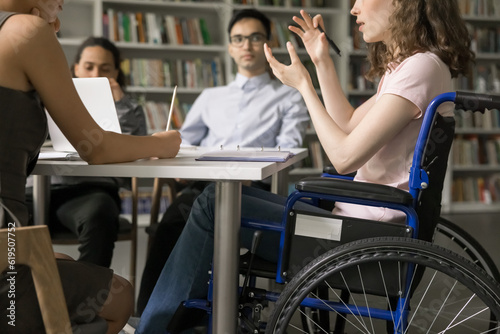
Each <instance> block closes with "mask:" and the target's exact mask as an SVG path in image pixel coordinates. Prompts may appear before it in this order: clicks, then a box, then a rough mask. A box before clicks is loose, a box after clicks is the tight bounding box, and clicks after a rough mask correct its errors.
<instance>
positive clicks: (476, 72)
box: [456, 63, 500, 94]
mask: <svg viewBox="0 0 500 334" xmlns="http://www.w3.org/2000/svg"><path fill="white" fill-rule="evenodd" d="M456 89H457V90H472V91H475V92H477V93H494V94H499V93H500V64H499V63H490V64H484V63H479V64H477V65H476V66H474V68H473V69H472V70H471V71H470V73H469V74H468V75H466V76H459V78H458V79H457V80H456Z"/></svg>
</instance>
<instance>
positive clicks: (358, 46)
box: [60, 0, 500, 212]
mask: <svg viewBox="0 0 500 334" xmlns="http://www.w3.org/2000/svg"><path fill="white" fill-rule="evenodd" d="M459 3H460V5H461V10H462V13H463V16H464V18H465V19H466V21H467V23H468V26H469V29H470V33H471V36H473V50H474V51H475V52H476V55H477V61H476V64H475V66H474V69H473V71H472V73H471V74H470V75H468V76H467V77H466V78H459V79H458V80H457V81H456V89H457V90H468V91H477V92H489V93H499V94H500V75H499V70H500V8H499V7H500V4H499V1H497V0H459ZM351 6H352V0H351V1H340V0H211V1H202V0H198V1H174V0H171V1H161V0H70V1H67V2H66V5H65V6H64V11H63V12H62V15H61V22H62V29H61V32H60V42H61V44H62V46H63V49H64V51H65V53H66V55H67V57H68V61H70V62H71V61H72V60H73V57H74V54H75V52H76V47H77V46H78V45H79V44H80V43H81V42H82V41H83V39H84V38H86V37H87V36H91V35H93V36H103V35H104V36H107V37H111V39H112V40H115V43H116V44H117V46H118V47H119V48H120V49H121V51H122V55H123V57H124V58H126V59H128V60H129V61H130V64H131V65H133V64H134V63H133V62H134V61H135V62H137V61H138V60H140V61H139V64H141V66H142V67H145V68H146V77H148V76H151V73H153V74H154V73H156V72H159V71H158V70H155V67H154V66H158V67H156V69H159V68H160V67H162V66H163V67H164V68H165V67H167V68H168V67H169V66H170V74H169V75H170V77H169V78H170V80H165V77H168V75H164V77H162V80H161V81H162V82H160V83H158V84H155V85H150V84H148V81H147V80H146V79H147V78H146V79H144V78H143V79H141V80H134V82H133V83H131V85H129V86H128V87H127V90H128V92H129V93H131V94H133V95H135V97H137V98H139V99H140V100H142V101H144V103H146V101H147V103H150V102H154V103H160V102H163V104H164V105H166V104H168V103H169V102H170V99H171V95H172V92H173V84H179V87H178V100H179V101H180V102H181V104H182V105H184V106H185V109H188V108H189V105H190V103H192V102H193V101H194V100H195V99H196V97H197V96H198V95H199V94H200V93H201V91H202V90H203V88H204V87H205V86H207V85H213V84H214V83H209V84H207V83H206V82H202V83H201V84H200V83H194V84H193V81H192V79H190V80H191V81H189V80H188V79H187V78H186V77H184V78H183V79H184V80H179V78H177V77H176V75H178V74H179V73H178V72H176V71H177V69H176V70H174V69H173V68H176V66H179V65H178V64H184V65H183V71H186V70H185V68H187V65H185V64H186V63H189V64H191V63H190V61H191V62H195V63H196V62H198V63H199V62H200V61H202V62H203V61H207V62H212V61H214V60H217V62H218V66H219V67H218V70H217V75H218V77H217V80H216V81H217V83H215V84H225V83H227V82H230V81H231V80H232V79H233V76H234V72H235V69H234V66H233V62H232V59H231V58H230V56H229V55H228V53H227V46H228V38H227V31H226V28H227V24H228V22H229V19H230V17H231V14H232V11H233V10H235V9H243V8H251V7H255V8H257V9H259V10H260V11H262V12H264V13H265V14H266V15H268V16H269V17H270V18H271V19H272V21H273V26H274V30H273V32H274V36H275V40H274V41H273V44H272V45H273V52H274V54H275V56H276V57H277V58H278V59H280V60H281V61H284V62H285V63H286V62H288V61H289V59H288V54H287V51H286V49H285V47H284V41H285V40H291V41H292V42H293V43H297V41H296V40H295V38H294V37H293V35H287V33H288V32H287V29H286V26H287V25H288V24H291V23H292V19H291V18H292V16H293V15H299V10H300V9H301V8H304V9H306V11H308V13H310V14H311V15H315V14H322V16H323V18H324V20H325V27H326V30H327V31H326V32H327V34H328V35H329V36H330V37H331V38H332V39H333V40H334V41H335V42H336V44H337V45H338V46H339V48H340V49H341V52H342V57H338V56H336V55H335V54H334V53H333V52H332V58H333V59H334V61H335V63H336V68H337V72H338V75H339V79H340V82H341V85H342V87H344V91H345V92H346V95H347V96H348V98H349V99H350V101H351V102H352V103H353V105H359V104H360V103H362V102H363V101H364V100H366V99H368V98H369V97H370V96H372V95H373V94H375V87H376V84H375V85H374V84H372V83H369V82H367V81H366V80H364V78H363V75H364V73H365V70H366V65H365V62H366V54H367V52H366V45H365V44H364V42H363V39H362V36H361V35H360V34H359V32H358V31H357V29H356V25H355V18H353V17H352V16H351V15H350V14H349V11H350V8H351ZM118 13H120V15H122V17H121V19H120V18H118V19H116V21H115V22H113V23H111V21H113V20H111V19H110V17H112V16H110V15H114V14H118ZM137 13H142V14H143V15H144V16H147V14H148V13H153V17H156V24H157V25H160V26H161V22H162V18H163V19H165V21H166V17H167V16H171V17H173V18H174V19H177V20H180V21H183V20H184V21H187V22H188V23H184V25H185V28H186V26H188V27H189V26H190V24H192V23H189V22H191V21H193V19H195V20H196V21H198V23H195V24H194V26H195V28H196V26H197V25H200V26H201V24H200V19H203V21H204V27H205V30H206V33H208V35H209V41H206V40H203V36H201V37H200V36H199V35H200V33H199V32H198V36H199V37H198V42H191V41H187V42H186V41H183V43H178V42H177V43H175V42H172V41H171V39H172V38H173V36H170V37H169V36H168V35H166V36H164V37H163V39H162V40H161V41H158V42H157V40H158V39H161V35H155V34H151V33H149V34H148V36H145V37H143V38H144V39H143V42H140V36H132V35H131V34H130V33H129V34H127V33H126V32H124V31H120V30H118V32H117V37H116V39H115V36H114V34H112V36H110V25H112V24H115V25H118V26H119V27H123V25H124V22H125V26H127V25H131V24H133V23H134V18H135V19H137V17H136V14H137ZM131 14H133V15H131ZM106 16H107V18H106ZM124 17H125V19H123V18H124ZM154 21H155V19H153V22H154ZM144 25H145V29H146V30H147V31H149V30H150V29H152V28H151V27H150V26H148V23H147V22H145V23H144ZM198 29H200V28H198ZM152 36H157V39H156V40H155V39H154V37H152ZM158 36H159V37H158ZM169 38H170V39H169ZM195 39H196V38H195V37H193V40H195ZM201 40H203V42H201ZM298 44H300V43H298ZM298 54H299V56H300V57H301V59H302V60H303V61H306V60H307V58H308V57H307V54H306V52H305V50H304V49H303V48H301V47H300V45H298ZM151 60H152V61H156V62H157V61H158V60H160V61H161V62H163V63H160V65H158V64H156V65H147V62H148V61H151ZM144 62H146V65H144V64H145V63H144ZM136 66H137V64H136ZM148 66H151V67H148ZM196 71H198V72H196ZM312 71H314V69H312ZM131 72H133V70H131ZM160 72H161V71H160ZM195 73H196V76H200V75H201V74H200V73H201V72H200V70H195ZM180 81H181V82H180ZM188 81H189V82H188ZM137 82H139V83H137ZM318 92H319V90H318ZM464 118H465V119H460V118H459V119H458V121H459V123H460V124H459V126H458V127H457V143H456V145H454V147H453V152H452V154H451V157H450V164H449V168H448V175H447V180H446V181H445V191H444V194H443V210H444V211H445V212H467V211H469V212H470V211H500V181H498V180H500V139H498V138H500V123H497V121H498V117H497V114H496V113H490V114H488V118H487V119H485V120H482V119H479V118H478V117H476V118H474V119H473V120H472V122H470V121H471V120H469V119H467V116H465V117H464ZM304 145H305V146H306V147H309V148H310V158H309V162H308V165H305V166H303V168H295V169H294V170H292V172H291V174H292V175H291V177H292V178H293V179H295V178H300V177H302V176H308V175H318V174H319V172H320V171H321V166H322V165H324V164H327V163H328V162H327V159H326V158H325V156H324V154H323V152H322V150H321V149H320V148H318V143H317V137H316V135H315V133H314V130H313V129H311V130H310V131H308V133H307V135H306V141H305V144H304ZM464 147H465V148H464ZM474 150H475V151H474ZM474 152H476V153H474ZM474 154H475V156H476V158H475V159H474V160H467V158H464V155H466V156H467V157H469V156H471V155H474ZM494 154H496V160H495V161H493V159H492V156H493V155H494ZM306 166H307V168H306ZM471 194H472V195H471Z"/></svg>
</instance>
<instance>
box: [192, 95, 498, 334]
mask: <svg viewBox="0 0 500 334" xmlns="http://www.w3.org/2000/svg"><path fill="white" fill-rule="evenodd" d="M445 102H454V103H455V104H456V105H457V106H460V107H461V108H463V109H465V110H471V111H479V112H484V110H485V109H492V108H498V106H499V105H500V97H499V96H491V95H484V94H474V93H465V92H450V93H444V94H441V95H438V96H437V97H436V98H434V99H433V100H432V102H431V103H430V104H429V106H428V107H427V110H426V112H425V114H424V118H423V121H422V126H421V129H420V132H419V136H418V139H417V143H416V146H415V150H414V155H413V160H412V167H411V170H410V178H409V192H406V191H403V190H400V189H395V188H392V187H388V186H385V185H371V186H374V188H373V189H375V190H376V193H375V194H371V193H370V194H367V193H366V192H365V190H363V189H361V188H362V187H363V186H366V183H364V182H354V181H350V180H351V179H352V177H343V176H340V179H339V176H336V177H334V178H333V179H332V181H333V183H329V185H328V186H329V187H330V186H332V185H333V187H334V188H333V190H332V189H331V188H330V189H329V191H328V193H327V194H325V193H319V192H314V191H305V190H301V189H299V187H298V186H297V190H295V191H294V192H293V193H292V194H291V195H289V196H288V198H287V201H286V205H285V207H284V209H283V214H282V220H281V222H279V223H278V222H269V221H264V220H255V219H252V220H249V219H245V218H242V221H241V223H242V226H244V227H248V228H253V229H257V230H263V231H275V232H280V234H281V237H280V248H279V250H280V256H279V260H278V263H277V271H276V277H275V280H276V282H277V283H285V281H286V279H287V277H286V276H285V275H286V274H285V273H284V271H285V270H286V268H284V263H283V258H284V255H283V254H284V252H285V242H286V238H287V235H286V233H287V228H286V227H287V220H288V215H289V213H290V212H291V211H292V209H293V207H294V205H295V203H296V202H297V201H299V200H300V201H305V202H308V203H313V202H314V201H317V200H319V199H325V200H328V201H335V202H345V203H353V204H359V205H367V206H375V207H385V208H389V209H394V210H399V211H402V212H404V214H405V215H406V217H407V224H406V226H408V227H409V228H411V229H412V237H413V238H417V235H418V228H419V222H418V216H417V212H416V209H415V208H416V207H417V205H418V201H419V197H420V194H421V191H422V190H424V189H426V188H427V187H428V185H429V176H428V174H427V172H426V170H425V169H424V168H423V167H422V165H423V158H424V153H425V152H424V151H425V148H426V146H427V144H428V140H429V135H430V132H431V130H432V126H433V122H434V121H435V116H436V111H437V108H438V107H439V106H440V105H441V104H442V103H445ZM325 176H331V175H325ZM346 182H347V183H349V184H351V185H350V187H349V190H348V191H346V190H345V185H346ZM356 184H359V185H360V188H359V189H357V187H356ZM337 187H338V188H337ZM336 190H338V193H335V194H332V193H333V192H336ZM379 190H380V192H379ZM412 271H413V270H412V268H409V270H408V277H411V275H412ZM212 277H213V276H212V275H211V278H210V282H209V292H208V298H207V299H206V300H188V301H185V302H184V306H185V307H187V308H199V309H203V310H205V311H206V312H207V313H208V314H209V315H210V314H211V302H212ZM409 281H410V280H407V282H409ZM406 290H407V291H406V293H405V294H406V295H405V296H403V297H402V298H399V300H398V303H397V307H396V309H395V310H393V311H391V310H381V309H371V308H370V309H369V308H366V307H359V306H351V305H347V306H346V305H345V304H343V303H341V302H331V301H324V300H318V299H314V298H306V299H304V301H303V303H302V304H301V305H302V306H305V307H311V308H314V309H318V310H330V311H331V309H335V310H336V311H338V312H339V313H352V314H355V315H360V316H371V317H373V318H378V319H382V320H388V321H392V320H395V322H394V323H395V324H398V326H397V327H396V328H395V332H397V331H398V328H405V327H406V326H405V324H406V316H407V314H408V309H407V305H408V300H407V299H408V295H409V289H408V288H407V289H406ZM255 297H256V298H260V299H263V300H267V301H271V302H274V301H276V300H277V299H278V297H279V293H276V292H269V291H265V292H262V294H260V295H256V296H255ZM209 318H210V324H209V326H210V327H209V328H210V329H209V333H210V332H211V331H210V330H211V328H212V324H211V316H210V317H209ZM401 324H403V325H402V326H401Z"/></svg>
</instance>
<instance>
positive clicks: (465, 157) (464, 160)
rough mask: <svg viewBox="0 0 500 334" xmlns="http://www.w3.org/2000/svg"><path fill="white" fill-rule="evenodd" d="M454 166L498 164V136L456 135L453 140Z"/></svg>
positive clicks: (499, 144)
mask: <svg viewBox="0 0 500 334" xmlns="http://www.w3.org/2000/svg"><path fill="white" fill-rule="evenodd" d="M452 150H453V164H454V165H456V166H479V165H490V166H498V165H500V137H498V136H494V137H489V136H478V135H457V137H456V138H455V140H454V142H453V148H452Z"/></svg>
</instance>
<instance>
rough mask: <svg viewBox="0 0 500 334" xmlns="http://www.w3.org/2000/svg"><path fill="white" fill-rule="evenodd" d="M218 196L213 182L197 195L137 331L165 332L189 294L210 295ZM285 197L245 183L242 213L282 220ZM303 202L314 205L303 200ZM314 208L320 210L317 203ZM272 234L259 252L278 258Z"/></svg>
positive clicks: (246, 230) (153, 333) (197, 296)
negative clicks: (215, 199) (216, 200)
mask: <svg viewBox="0 0 500 334" xmlns="http://www.w3.org/2000/svg"><path fill="white" fill-rule="evenodd" d="M214 198H215V187H214V185H210V186H208V187H207V188H206V189H205V191H203V193H202V194H201V195H200V196H198V198H197V199H196V201H195V203H194V205H193V208H192V210H191V214H190V216H189V218H188V221H187V224H186V227H185V228H184V230H183V231H182V234H181V237H180V238H179V241H178V242H177V244H176V245H175V247H174V250H173V251H172V253H171V255H170V257H169V259H168V260H167V263H166V264H165V267H164V268H163V271H162V272H161V274H160V277H159V279H158V282H157V283H156V286H155V288H154V290H153V293H152V295H151V297H150V299H149V302H148V304H147V306H146V308H145V310H144V312H143V313H142V316H141V321H140V323H139V327H138V328H137V331H136V333H138V334H146V333H147V334H149V333H151V334H155V333H165V328H166V327H167V325H168V324H169V322H170V320H171V319H172V316H173V314H174V313H175V311H176V309H177V307H178V306H179V304H180V303H181V302H182V301H184V300H186V299H189V298H206V296H207V282H208V279H209V275H208V270H209V269H210V264H211V262H212V257H213V248H214V246H213V244H214V241H213V238H214ZM285 201H286V198H285V197H282V196H278V195H275V194H271V193H269V192H267V191H263V190H259V189H254V188H249V187H243V190H242V201H241V212H242V216H244V217H249V218H255V219H266V220H269V221H280V220H281V217H282V214H283V205H284V203H285ZM299 206H301V207H303V208H305V207H310V206H308V205H305V204H303V203H302V204H299ZM311 209H312V210H314V211H316V210H318V209H317V208H314V207H311ZM320 211H323V212H325V211H324V210H320ZM251 233H252V231H251V230H249V229H245V231H244V230H242V235H243V239H244V240H245V239H246V240H251ZM245 235H247V237H245ZM268 235H270V234H269V232H267V233H265V239H264V238H263V240H262V241H263V242H262V243H261V245H260V247H259V251H258V254H259V255H260V256H263V257H265V258H268V259H270V260H276V259H277V257H278V254H277V252H278V247H279V235H278V234H277V233H275V234H274V235H270V236H269V238H268ZM248 236H250V237H248ZM245 243H246V242H245Z"/></svg>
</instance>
